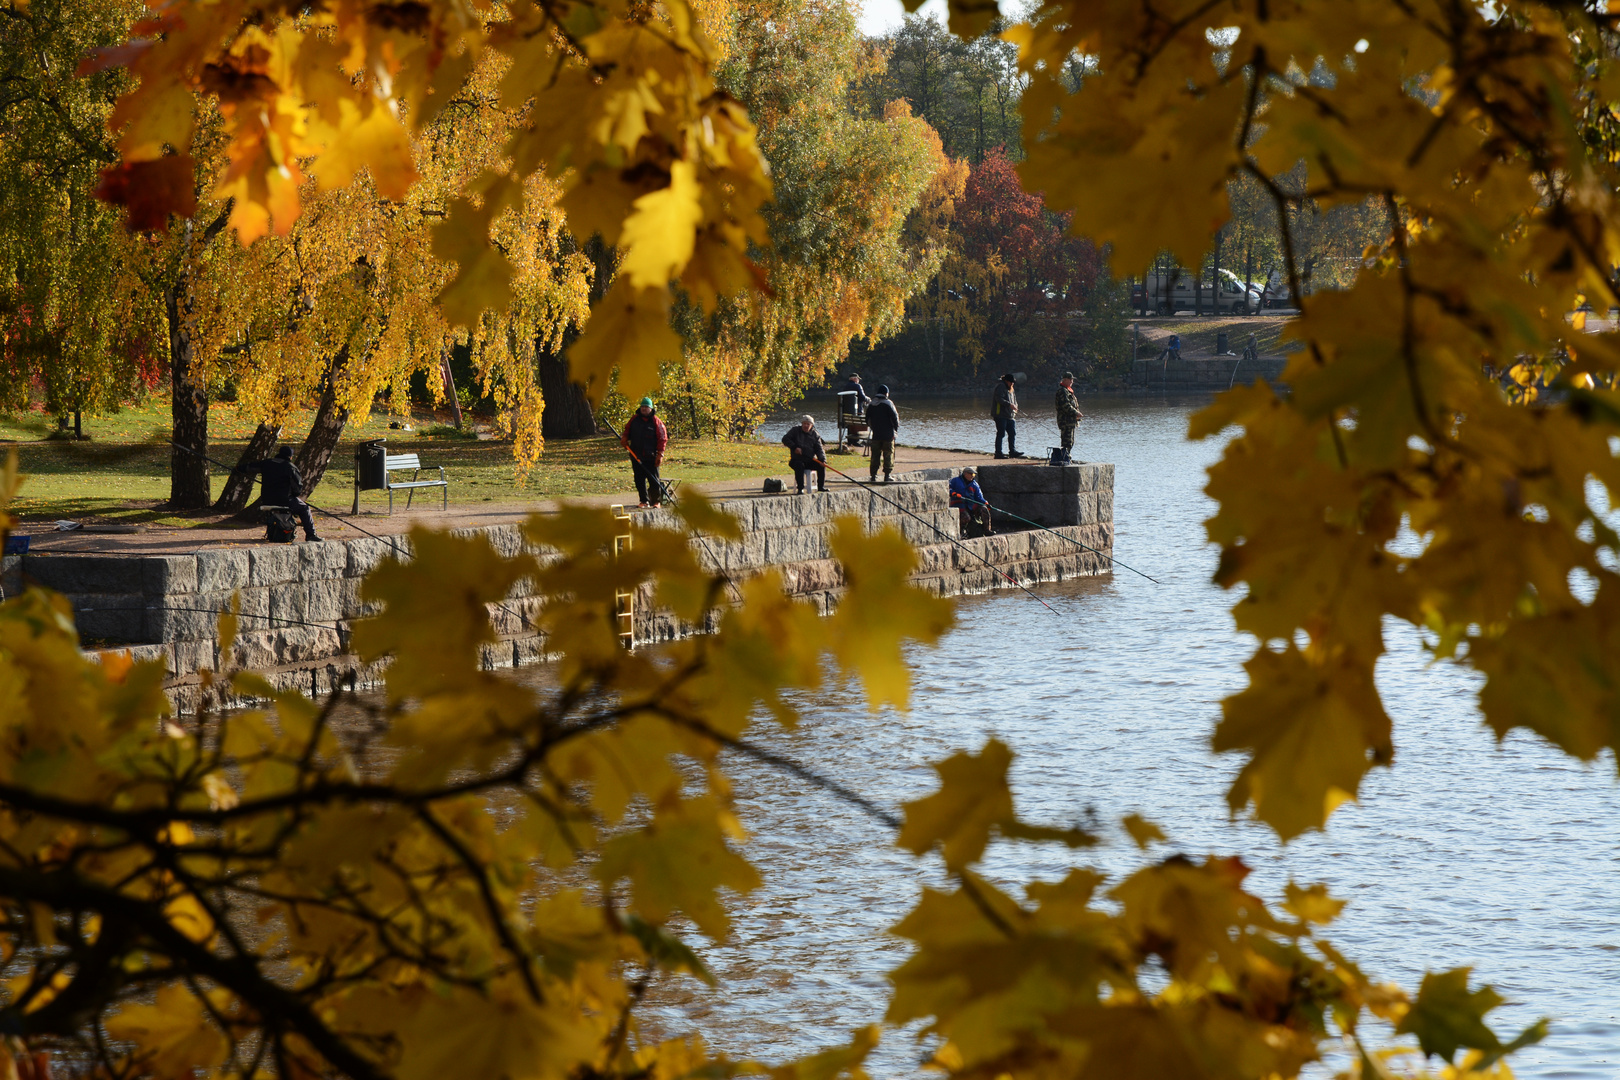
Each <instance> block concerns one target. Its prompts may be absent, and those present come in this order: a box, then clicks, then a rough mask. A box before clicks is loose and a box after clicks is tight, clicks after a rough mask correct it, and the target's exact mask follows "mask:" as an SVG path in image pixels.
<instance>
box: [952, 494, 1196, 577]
mask: <svg viewBox="0 0 1620 1080" xmlns="http://www.w3.org/2000/svg"><path fill="white" fill-rule="evenodd" d="M961 498H962V500H963V501H964V502H970V503H973V504H974V505H975V506H982V507H984V508H985V509H986V510H990V511H993V512H994V513H997V514H1000V515H1001V516H1002V517H1009V518H1012V519H1013V520H1014V521H1022V522H1023V523H1024V524H1025V525H1033V526H1035V527H1036V528H1037V529H1045V530H1046V531H1047V532H1049V533H1051V534H1052V535H1053V536H1060V537H1062V538H1063V539H1065V540H1067V541H1068V542H1069V543H1071V544H1074V545H1075V546H1077V547H1083V548H1085V549H1086V550H1087V551H1090V552H1094V553H1096V554H1098V555H1101V556H1102V557H1103V558H1105V559H1107V560H1108V561H1109V562H1111V563H1114V564H1115V565H1117V566H1125V564H1124V563H1122V562H1120V561H1119V560H1118V559H1116V558H1114V557H1113V556H1112V555H1109V554H1108V553H1107V552H1103V551H1098V550H1097V549H1096V548H1094V547H1092V546H1091V545H1090V544H1083V543H1081V542H1080V541H1078V540H1076V539H1075V538H1074V537H1072V536H1070V535H1068V534H1067V533H1060V532H1058V531H1057V530H1056V529H1053V528H1050V527H1048V526H1046V525H1042V524H1041V523H1040V522H1038V521H1031V520H1029V518H1027V517H1019V516H1018V515H1017V514H1013V513H1009V512H1008V511H1006V510H1003V509H1001V507H999V506H991V505H990V504H989V503H987V502H979V501H978V500H976V499H970V498H968V497H967V496H966V495H963V496H961ZM1125 569H1127V570H1129V571H1130V572H1131V573H1133V574H1136V575H1139V576H1140V577H1145V578H1147V579H1148V580H1149V581H1151V582H1153V584H1155V585H1163V584H1164V582H1162V581H1160V580H1159V579H1158V578H1154V577H1148V575H1146V574H1144V573H1142V571H1140V570H1138V569H1136V568H1135V567H1132V566H1125Z"/></svg>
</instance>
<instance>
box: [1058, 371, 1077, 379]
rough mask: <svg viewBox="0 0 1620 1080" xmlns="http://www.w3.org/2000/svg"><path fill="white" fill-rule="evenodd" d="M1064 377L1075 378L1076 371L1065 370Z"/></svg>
mask: <svg viewBox="0 0 1620 1080" xmlns="http://www.w3.org/2000/svg"><path fill="white" fill-rule="evenodd" d="M1063 378H1065V379H1072V378H1074V372H1072V371H1065V372H1064V373H1063ZM1060 381H1061V380H1060Z"/></svg>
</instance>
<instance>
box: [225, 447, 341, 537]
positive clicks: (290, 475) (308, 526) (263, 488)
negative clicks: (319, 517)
mask: <svg viewBox="0 0 1620 1080" xmlns="http://www.w3.org/2000/svg"><path fill="white" fill-rule="evenodd" d="M292 456H293V452H292V447H290V446H283V447H282V448H281V449H280V450H277V451H276V456H275V457H273V458H269V459H267V460H265V461H250V462H248V463H247V464H246V465H238V466H237V468H238V469H240V470H241V471H242V472H245V473H247V474H248V475H250V476H252V475H255V474H257V475H259V476H261V477H262V479H261V481H260V484H259V505H260V506H285V507H286V508H287V509H289V510H291V511H292V512H293V513H294V514H295V515H296V516H297V518H298V523H299V524H300V525H302V526H303V527H304V539H305V540H306V541H310V542H313V543H317V544H318V543H320V540H321V538H320V537H318V536H316V535H315V515H314V514H311V513H310V511H309V503H307V502H305V501H304V497H303V491H304V475H303V474H302V473H300V472H299V471H298V466H296V465H294V464H293V461H292Z"/></svg>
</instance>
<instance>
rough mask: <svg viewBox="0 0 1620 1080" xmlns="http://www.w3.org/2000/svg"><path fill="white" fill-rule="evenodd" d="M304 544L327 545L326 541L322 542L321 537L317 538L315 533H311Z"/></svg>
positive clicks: (305, 538)
mask: <svg viewBox="0 0 1620 1080" xmlns="http://www.w3.org/2000/svg"><path fill="white" fill-rule="evenodd" d="M304 543H306V544H324V543H326V541H325V540H322V539H321V538H320V537H318V536H316V535H315V534H314V533H310V534H309V535H308V536H306V537H304Z"/></svg>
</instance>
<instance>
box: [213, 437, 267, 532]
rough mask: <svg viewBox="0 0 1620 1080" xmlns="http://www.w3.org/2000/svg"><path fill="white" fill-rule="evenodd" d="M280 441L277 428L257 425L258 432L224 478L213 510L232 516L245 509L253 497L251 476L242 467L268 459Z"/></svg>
mask: <svg viewBox="0 0 1620 1080" xmlns="http://www.w3.org/2000/svg"><path fill="white" fill-rule="evenodd" d="M280 439H281V428H280V427H279V426H277V427H271V426H270V425H269V424H260V425H259V428H258V430H257V431H255V432H254V433H253V438H251V439H249V440H248V444H247V446H246V447H245V448H244V449H243V450H242V456H241V457H239V458H237V459H236V465H237V467H236V469H234V470H232V472H231V474H230V475H229V476H227V477H226V478H225V489H224V490H223V491H221V492H220V493H219V498H218V499H216V500H215V501H214V509H215V510H221V511H225V512H227V513H232V514H234V513H237V512H238V511H240V510H243V509H245V508H246V507H247V504H248V499H249V498H250V497H251V496H252V495H253V474H252V473H250V472H247V471H245V469H244V468H243V467H244V466H246V465H249V464H251V463H252V462H255V461H263V460H264V459H265V458H267V457H269V456H270V451H272V450H274V449H275V448H276V443H277V442H278V441H279V440H280Z"/></svg>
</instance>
